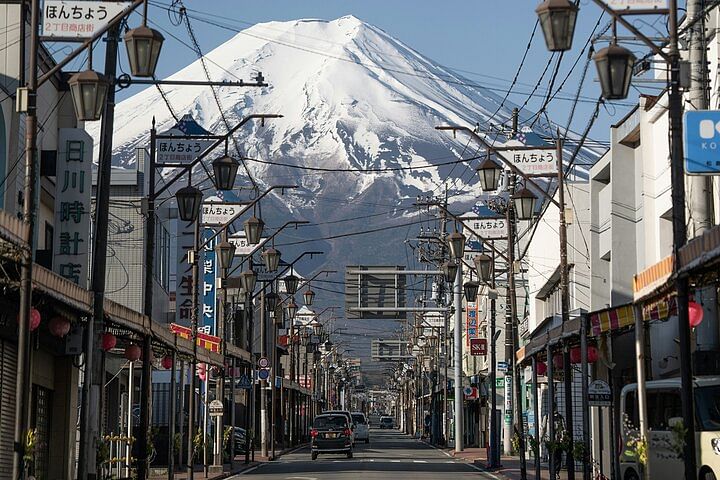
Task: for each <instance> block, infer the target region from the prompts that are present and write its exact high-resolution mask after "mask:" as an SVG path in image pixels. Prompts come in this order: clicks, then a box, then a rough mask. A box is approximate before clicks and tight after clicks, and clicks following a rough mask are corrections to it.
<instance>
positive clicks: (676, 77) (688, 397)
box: [668, 0, 697, 480]
mask: <svg viewBox="0 0 720 480" xmlns="http://www.w3.org/2000/svg"><path fill="white" fill-rule="evenodd" d="M677 16H678V8H677V0H670V18H669V25H668V26H669V29H668V30H669V31H670V48H669V52H668V54H669V56H670V60H671V62H670V95H669V106H668V116H669V121H670V135H671V146H670V148H671V151H670V159H671V161H670V183H671V187H672V188H671V190H672V206H673V208H672V220H673V253H674V254H677V253H678V251H679V250H680V248H681V247H682V246H683V245H685V243H686V242H687V229H686V224H685V172H684V166H683V163H684V161H683V160H684V157H683V143H682V135H683V131H682V101H683V99H682V94H681V92H680V52H679V50H678V18H677ZM675 288H676V290H677V310H678V337H679V340H680V345H679V353H680V355H679V356H680V383H681V390H680V398H681V401H682V412H683V425H684V427H685V429H686V430H685V432H686V433H685V449H684V451H683V461H684V463H685V478H686V480H691V479H694V478H696V476H697V468H696V458H695V413H694V410H695V408H694V404H693V401H694V393H693V379H692V354H691V350H690V323H689V319H688V279H687V277H678V278H677V280H676V281H675Z"/></svg>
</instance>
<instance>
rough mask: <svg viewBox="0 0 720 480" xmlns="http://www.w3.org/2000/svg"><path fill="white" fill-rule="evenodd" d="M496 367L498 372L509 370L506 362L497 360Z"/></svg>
mask: <svg viewBox="0 0 720 480" xmlns="http://www.w3.org/2000/svg"><path fill="white" fill-rule="evenodd" d="M497 369H498V371H499V372H507V371H508V370H509V368H508V363H507V362H497Z"/></svg>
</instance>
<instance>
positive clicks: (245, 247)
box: [228, 232, 268, 257]
mask: <svg viewBox="0 0 720 480" xmlns="http://www.w3.org/2000/svg"><path fill="white" fill-rule="evenodd" d="M267 241H268V239H267V237H262V238H260V242H259V243H258V244H257V245H251V244H249V243H248V241H247V238H246V237H245V232H237V233H234V234H233V235H230V236H229V237H228V242H230V243H232V244H233V245H235V256H242V257H246V256H248V255H250V254H251V253H252V252H253V250H255V249H257V248H260V247H261V246H262V245H264V244H265V243H266V242H267Z"/></svg>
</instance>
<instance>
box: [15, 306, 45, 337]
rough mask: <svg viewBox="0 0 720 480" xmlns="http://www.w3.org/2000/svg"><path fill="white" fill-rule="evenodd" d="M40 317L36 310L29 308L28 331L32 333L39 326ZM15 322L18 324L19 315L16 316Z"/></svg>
mask: <svg viewBox="0 0 720 480" xmlns="http://www.w3.org/2000/svg"><path fill="white" fill-rule="evenodd" d="M41 319H42V317H41V316H40V312H39V311H38V309H37V308H31V309H30V319H29V321H28V324H29V326H30V331H31V332H34V331H35V329H37V327H39V326H40V320H41ZM17 321H18V323H20V314H18V316H17Z"/></svg>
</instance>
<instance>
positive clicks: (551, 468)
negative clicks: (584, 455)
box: [547, 339, 560, 478]
mask: <svg viewBox="0 0 720 480" xmlns="http://www.w3.org/2000/svg"><path fill="white" fill-rule="evenodd" d="M548 340H549V339H548ZM554 375H555V364H554V362H553V353H552V346H551V345H550V342H549V341H548V344H547V377H548V406H547V433H548V435H547V438H548V442H550V444H551V445H553V449H557V448H558V446H557V445H556V442H555V437H556V435H555V380H554V378H553V377H554ZM559 470H560V465H555V451H554V450H553V451H550V449H548V472H549V473H550V478H555V477H556V475H557V472H558V471H559Z"/></svg>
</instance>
